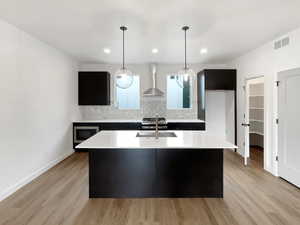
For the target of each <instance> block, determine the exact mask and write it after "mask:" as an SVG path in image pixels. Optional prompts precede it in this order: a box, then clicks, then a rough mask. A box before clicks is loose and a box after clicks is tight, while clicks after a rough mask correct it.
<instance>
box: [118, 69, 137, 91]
mask: <svg viewBox="0 0 300 225" xmlns="http://www.w3.org/2000/svg"><path fill="white" fill-rule="evenodd" d="M115 77H116V85H117V87H119V88H122V89H127V88H129V87H130V86H131V85H132V83H133V76H132V72H131V71H130V70H128V69H126V68H121V69H119V70H118V71H117V72H116V74H115Z"/></svg>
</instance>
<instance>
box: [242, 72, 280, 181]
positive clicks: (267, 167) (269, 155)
mask: <svg viewBox="0 0 300 225" xmlns="http://www.w3.org/2000/svg"><path fill="white" fill-rule="evenodd" d="M248 81H250V82H251V81H252V83H253V81H254V82H255V83H261V82H263V83H264V85H265V88H264V134H263V136H264V152H265V154H264V170H266V171H269V172H270V173H272V174H274V175H276V171H274V168H273V167H272V166H271V165H269V162H273V151H272V150H271V148H270V146H269V143H268V139H269V138H270V137H271V136H270V135H271V131H268V127H267V126H268V120H269V116H268V113H269V110H270V109H269V105H268V104H269V102H268V101H267V100H268V99H267V94H268V93H267V88H266V86H267V85H269V84H268V82H267V79H266V76H265V75H260V76H248V77H246V78H245V79H244V85H245V87H246V85H247V82H248ZM244 93H246V91H245V92H244ZM245 97H246V96H245ZM244 107H246V104H245V106H244ZM244 112H246V109H245V108H244ZM249 133H250V132H249ZM244 150H245V148H244ZM245 155H246V152H244V157H245Z"/></svg>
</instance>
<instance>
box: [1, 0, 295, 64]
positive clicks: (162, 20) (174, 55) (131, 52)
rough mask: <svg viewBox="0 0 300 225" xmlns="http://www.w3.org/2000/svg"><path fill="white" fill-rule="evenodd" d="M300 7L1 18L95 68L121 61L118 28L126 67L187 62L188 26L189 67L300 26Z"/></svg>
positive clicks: (96, 9) (139, 8) (99, 9)
mask: <svg viewBox="0 0 300 225" xmlns="http://www.w3.org/2000/svg"><path fill="white" fill-rule="evenodd" d="M299 8H300V1H299V0H206V1H203V0H148V1H146V0H85V1H84V0H46V1H41V0H26V1H20V0H1V7H0V18H2V19H4V20H6V21H8V22H9V23H11V24H14V25H16V26H18V27H19V28H21V29H23V30H25V31H27V32H28V33H30V34H33V35H35V36H36V37H38V38H39V39H41V40H43V41H45V42H47V43H49V44H51V45H52V46H54V47H57V48H59V49H61V50H63V51H64V52H66V53H68V54H70V55H72V56H74V57H76V58H77V59H78V60H79V61H81V62H91V63H95V62H101V63H120V62H121V56H122V52H121V50H122V33H121V31H120V30H119V27H120V25H126V26H128V31H127V32H126V33H125V35H126V36H125V44H126V46H125V50H126V61H127V62H128V63H145V62H161V63H182V62H183V60H184V58H183V57H184V33H183V31H182V30H181V27H182V26H183V25H189V26H190V27H191V30H190V31H188V33H187V40H188V43H187V47H188V50H187V51H188V53H187V54H188V62H189V63H224V62H227V61H228V60H231V59H234V58H235V57H237V56H239V55H241V54H243V53H245V52H247V51H249V50H251V49H253V48H256V47H258V46H259V45H261V44H263V43H264V42H266V41H269V40H272V39H274V38H276V37H277V36H278V35H282V34H284V33H286V32H288V31H290V30H292V29H294V28H296V27H298V26H299V25H300V13H299ZM106 47H107V48H110V49H111V53H110V54H105V53H104V52H103V48H106ZM204 47H205V48H207V49H208V53H207V54H205V55H202V54H200V49H201V48H204ZM152 48H157V49H158V50H159V52H158V53H157V54H155V55H154V54H152V52H151V50H152Z"/></svg>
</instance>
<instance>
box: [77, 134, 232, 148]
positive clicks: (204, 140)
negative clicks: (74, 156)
mask: <svg viewBox="0 0 300 225" xmlns="http://www.w3.org/2000/svg"><path fill="white" fill-rule="evenodd" d="M137 132H138V131H101V132H99V133H97V134H96V135H94V136H93V137H91V138H89V139H88V140H86V141H84V142H82V143H81V144H79V145H77V146H76V149H121V148H123V149H146V148H149V149H153V148H160V149H202V148H203V149H224V148H230V149H233V148H237V147H236V146H235V145H233V144H231V143H229V142H228V141H226V140H223V139H222V138H219V137H215V136H210V135H207V134H206V133H205V132H203V131H174V133H175V134H176V136H177V137H160V138H159V139H155V138H154V137H136V134H137ZM160 132H164V131H160Z"/></svg>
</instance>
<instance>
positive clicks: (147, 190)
mask: <svg viewBox="0 0 300 225" xmlns="http://www.w3.org/2000/svg"><path fill="white" fill-rule="evenodd" d="M166 132H167V131H162V132H160V133H161V134H163V133H166ZM137 133H138V131H101V132H99V133H97V134H96V135H94V136H93V137H91V138H89V139H88V140H86V141H84V142H83V143H81V144H79V145H78V146H77V147H76V148H78V149H84V150H88V152H89V196H90V198H100V197H101V198H103V197H110V198H144V197H217V198H222V197H223V150H224V149H227V148H230V149H233V148H236V146H235V145H233V144H231V143H229V142H227V141H225V140H223V139H220V138H217V137H214V136H209V135H207V134H206V133H205V132H201V131H175V132H174V134H175V135H176V137H160V138H158V139H156V138H155V137H137ZM162 136H164V135H162Z"/></svg>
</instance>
